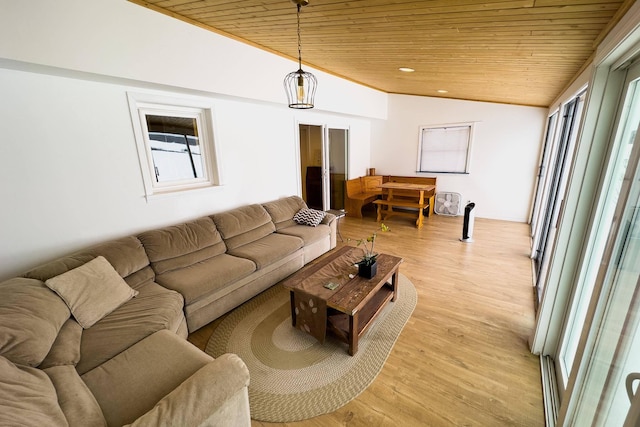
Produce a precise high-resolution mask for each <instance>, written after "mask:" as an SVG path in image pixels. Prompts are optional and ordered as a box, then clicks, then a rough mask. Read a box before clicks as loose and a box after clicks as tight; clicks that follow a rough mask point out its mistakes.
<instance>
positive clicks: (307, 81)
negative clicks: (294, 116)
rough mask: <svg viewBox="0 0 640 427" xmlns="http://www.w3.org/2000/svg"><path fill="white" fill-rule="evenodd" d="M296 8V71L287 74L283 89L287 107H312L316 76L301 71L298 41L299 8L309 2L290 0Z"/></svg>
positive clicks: (300, 54) (316, 83) (305, 0)
mask: <svg viewBox="0 0 640 427" xmlns="http://www.w3.org/2000/svg"><path fill="white" fill-rule="evenodd" d="M291 1H292V2H293V4H295V5H296V6H297V8H298V71H294V72H292V73H289V74H287V76H286V77H285V78H284V89H285V91H286V92H287V99H288V101H289V108H299V109H308V108H313V98H314V97H315V96H316V86H317V85H318V81H317V80H316V76H314V75H313V74H311V73H308V72H306V71H302V53H301V52H302V47H301V42H300V8H301V7H302V6H306V5H308V4H309V0H291Z"/></svg>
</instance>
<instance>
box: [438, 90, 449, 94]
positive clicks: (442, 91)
mask: <svg viewBox="0 0 640 427" xmlns="http://www.w3.org/2000/svg"><path fill="white" fill-rule="evenodd" d="M436 92H438V93H449V91H448V90H444V89H438V90H437V91H436Z"/></svg>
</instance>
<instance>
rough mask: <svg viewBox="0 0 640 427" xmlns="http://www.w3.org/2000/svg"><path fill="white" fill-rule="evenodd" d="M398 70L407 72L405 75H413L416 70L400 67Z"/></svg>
mask: <svg viewBox="0 0 640 427" xmlns="http://www.w3.org/2000/svg"><path fill="white" fill-rule="evenodd" d="M398 70H400V71H402V72H405V73H413V72H414V71H415V70H414V69H413V68H409V67H400V68H398Z"/></svg>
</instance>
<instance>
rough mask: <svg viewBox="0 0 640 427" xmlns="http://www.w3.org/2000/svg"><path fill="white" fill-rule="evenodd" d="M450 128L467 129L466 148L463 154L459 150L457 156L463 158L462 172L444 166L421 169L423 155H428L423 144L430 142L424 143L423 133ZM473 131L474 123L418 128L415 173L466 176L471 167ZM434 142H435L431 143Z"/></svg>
mask: <svg viewBox="0 0 640 427" xmlns="http://www.w3.org/2000/svg"><path fill="white" fill-rule="evenodd" d="M450 128H468V129H469V133H468V139H467V143H466V147H465V148H464V150H465V151H464V152H462V150H459V151H460V153H459V154H458V155H459V156H460V157H463V158H464V169H463V170H452V169H453V168H448V167H446V166H443V167H439V166H435V167H429V168H423V157H424V156H425V153H428V152H429V151H430V150H429V146H427V147H425V144H428V143H429V142H430V141H425V133H426V132H425V131H429V130H439V129H445V130H446V129H450ZM474 130H475V123H474V122H468V123H450V124H442V125H428V126H420V139H419V143H418V162H417V164H416V171H417V172H428V173H454V174H468V173H469V172H470V165H471V146H472V142H473V135H474ZM432 142H436V141H432Z"/></svg>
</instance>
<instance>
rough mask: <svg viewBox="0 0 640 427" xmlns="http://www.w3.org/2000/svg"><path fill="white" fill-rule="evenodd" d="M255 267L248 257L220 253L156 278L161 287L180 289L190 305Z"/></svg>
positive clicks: (238, 278)
mask: <svg viewBox="0 0 640 427" xmlns="http://www.w3.org/2000/svg"><path fill="white" fill-rule="evenodd" d="M255 270H256V264H255V263H254V262H253V261H251V260H248V259H244V258H238V257H235V256H232V255H229V254H222V255H218V256H216V257H213V258H211V259H208V260H206V261H202V262H199V263H197V264H193V265H191V266H189V267H187V268H183V269H180V270H174V271H170V272H168V273H164V274H160V275H158V277H157V279H156V280H157V281H158V283H160V284H161V285H162V286H164V287H166V288H169V289H173V290H175V291H178V292H180V293H181V294H182V295H183V296H184V300H185V303H186V305H189V304H192V303H193V302H195V301H197V300H199V299H200V298H202V297H203V296H205V295H209V294H211V293H213V292H217V291H218V290H220V289H222V288H224V287H226V286H227V285H229V284H231V283H234V282H236V281H238V280H240V279H243V278H244V277H247V276H248V275H250V274H251V273H253V272H254V271H255ZM212 272H215V273H214V274H213V273H212Z"/></svg>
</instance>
